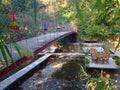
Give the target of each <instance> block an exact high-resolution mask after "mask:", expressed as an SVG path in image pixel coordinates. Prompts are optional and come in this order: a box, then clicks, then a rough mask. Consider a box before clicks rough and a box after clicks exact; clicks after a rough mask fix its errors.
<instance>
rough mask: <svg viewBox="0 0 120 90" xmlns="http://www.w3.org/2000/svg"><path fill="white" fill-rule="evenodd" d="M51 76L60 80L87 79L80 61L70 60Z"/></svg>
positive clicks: (87, 76)
mask: <svg viewBox="0 0 120 90" xmlns="http://www.w3.org/2000/svg"><path fill="white" fill-rule="evenodd" d="M53 77H55V78H57V79H62V80H70V81H71V80H82V81H84V80H87V79H88V78H89V75H88V74H87V73H86V72H85V70H84V68H83V66H82V65H81V64H80V61H77V60H72V61H70V62H68V63H66V64H65V65H63V67H62V68H61V70H59V71H57V72H55V73H54V75H53Z"/></svg>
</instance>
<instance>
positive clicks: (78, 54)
mask: <svg viewBox="0 0 120 90" xmlns="http://www.w3.org/2000/svg"><path fill="white" fill-rule="evenodd" d="M43 54H46V53H39V55H43ZM48 54H51V55H61V56H85V54H84V53H48Z"/></svg>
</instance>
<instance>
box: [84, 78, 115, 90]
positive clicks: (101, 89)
mask: <svg viewBox="0 0 120 90" xmlns="http://www.w3.org/2000/svg"><path fill="white" fill-rule="evenodd" d="M86 86H87V87H88V88H92V87H94V90H115V87H114V83H113V81H111V80H106V79H104V78H92V79H90V80H88V82H87V83H86Z"/></svg>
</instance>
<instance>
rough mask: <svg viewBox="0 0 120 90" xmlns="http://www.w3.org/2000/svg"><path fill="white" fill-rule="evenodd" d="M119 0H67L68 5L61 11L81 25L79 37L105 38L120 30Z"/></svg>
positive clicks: (72, 21) (71, 21)
mask: <svg viewBox="0 0 120 90" xmlns="http://www.w3.org/2000/svg"><path fill="white" fill-rule="evenodd" d="M119 2H120V1H119V0H91V1H89V0H67V5H66V7H64V8H62V7H60V8H61V9H60V11H59V12H61V15H63V16H64V17H65V18H66V19H68V20H67V21H69V22H70V23H73V24H76V25H77V26H78V27H80V32H79V37H82V36H84V35H88V36H90V37H96V36H97V37H98V38H101V37H102V40H104V39H105V37H107V38H108V37H109V35H112V34H116V33H117V32H120V26H119V24H120V7H119V5H120V3H119ZM59 12H58V13H59ZM82 34H83V35H82ZM81 35H82V36H81Z"/></svg>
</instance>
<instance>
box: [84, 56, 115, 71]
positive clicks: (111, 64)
mask: <svg viewBox="0 0 120 90" xmlns="http://www.w3.org/2000/svg"><path fill="white" fill-rule="evenodd" d="M86 58H88V59H89V60H90V63H89V65H88V66H87V67H88V68H100V69H117V65H116V64H115V61H114V60H113V59H112V58H111V57H110V59H109V63H106V64H101V63H100V64H96V63H93V62H92V60H91V56H88V57H86Z"/></svg>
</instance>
